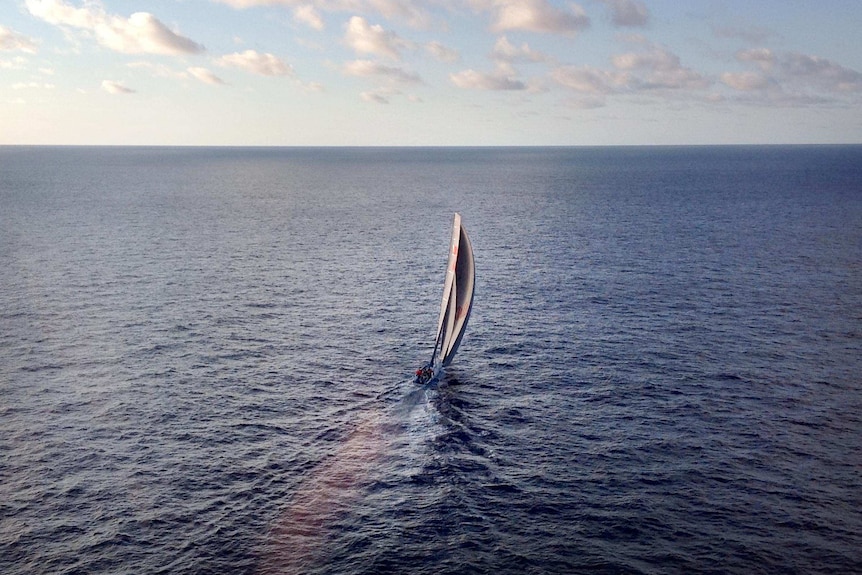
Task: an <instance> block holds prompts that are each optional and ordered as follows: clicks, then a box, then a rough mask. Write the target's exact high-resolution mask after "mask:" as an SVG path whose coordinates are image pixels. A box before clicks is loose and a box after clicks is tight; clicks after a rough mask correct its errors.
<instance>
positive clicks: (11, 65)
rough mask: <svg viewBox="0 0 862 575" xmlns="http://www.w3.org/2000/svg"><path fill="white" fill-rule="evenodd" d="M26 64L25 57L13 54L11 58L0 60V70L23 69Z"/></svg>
mask: <svg viewBox="0 0 862 575" xmlns="http://www.w3.org/2000/svg"><path fill="white" fill-rule="evenodd" d="M26 65H27V59H26V58H24V57H23V56H15V57H14V58H12V59H11V60H0V70H23V69H24V67H25V66H26Z"/></svg>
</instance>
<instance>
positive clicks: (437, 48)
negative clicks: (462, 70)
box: [425, 42, 461, 62]
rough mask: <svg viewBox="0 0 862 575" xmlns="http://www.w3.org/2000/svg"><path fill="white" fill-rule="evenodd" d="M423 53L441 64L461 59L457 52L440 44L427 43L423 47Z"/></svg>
mask: <svg viewBox="0 0 862 575" xmlns="http://www.w3.org/2000/svg"><path fill="white" fill-rule="evenodd" d="M425 51H426V52H428V53H429V54H431V55H432V56H434V57H435V58H436V59H438V60H439V61H441V62H458V61H459V60H460V59H461V54H460V53H459V52H458V50H455V49H453V48H447V47H446V46H444V45H443V44H441V43H440V42H429V43H428V44H426V45H425Z"/></svg>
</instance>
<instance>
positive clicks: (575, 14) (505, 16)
mask: <svg viewBox="0 0 862 575" xmlns="http://www.w3.org/2000/svg"><path fill="white" fill-rule="evenodd" d="M474 4H479V5H480V6H482V7H484V8H486V9H490V11H491V12H492V14H493V21H492V23H491V29H492V30H493V31H495V32H505V31H507V30H523V31H526V32H539V33H550V34H575V33H577V32H581V31H583V30H585V29H587V28H588V27H589V25H590V19H589V18H588V17H587V15H586V13H585V12H584V9H583V8H581V7H580V6H579V5H577V4H570V5H569V8H570V9H569V10H562V9H560V8H557V7H556V6H554V5H552V4H551V3H550V2H548V1H547V0H490V1H487V0H485V1H482V2H474Z"/></svg>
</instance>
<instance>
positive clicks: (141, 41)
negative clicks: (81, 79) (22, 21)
mask: <svg viewBox="0 0 862 575" xmlns="http://www.w3.org/2000/svg"><path fill="white" fill-rule="evenodd" d="M26 5H27V9H28V10H29V11H30V14H32V15H33V16H35V17H37V18H40V19H41V20H44V21H46V22H48V23H49V24H54V25H57V26H68V27H72V28H79V29H83V30H88V31H90V32H92V33H93V35H94V37H95V38H96V41H97V42H98V43H99V44H100V45H101V46H104V47H105V48H109V49H111V50H114V51H116V52H122V53H124V54H165V55H179V54H198V53H201V52H203V51H204V47H203V46H201V45H200V44H198V43H196V42H194V41H193V40H190V39H189V38H186V37H185V36H181V35H180V34H178V33H177V32H174V31H173V30H171V29H170V28H168V27H167V26H165V25H164V24H163V23H162V22H160V21H159V20H158V19H157V18H156V17H155V16H153V15H152V14H150V13H148V12H136V13H134V14H132V15H131V16H129V18H123V17H121V16H113V15H110V14H107V13H106V12H105V10H104V8H102V6H101V5H100V4H98V3H97V2H88V3H86V4H85V5H84V7H82V8H76V7H74V6H72V5H71V4H67V3H65V2H63V1H62V0H26Z"/></svg>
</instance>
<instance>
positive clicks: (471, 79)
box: [449, 69, 527, 90]
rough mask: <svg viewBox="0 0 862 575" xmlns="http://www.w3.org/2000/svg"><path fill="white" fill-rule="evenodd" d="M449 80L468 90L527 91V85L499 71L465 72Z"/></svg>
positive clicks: (452, 76)
mask: <svg viewBox="0 0 862 575" xmlns="http://www.w3.org/2000/svg"><path fill="white" fill-rule="evenodd" d="M449 80H450V81H451V82H452V83H453V84H454V85H456V86H458V87H459V88H464V89H468V90H526V89H527V85H526V84H524V83H523V82H521V81H520V80H517V79H515V78H513V77H511V76H510V75H507V74H505V73H503V72H502V71H497V72H495V73H490V74H489V73H485V72H477V71H476V70H472V69H471V70H463V71H461V72H458V73H457V74H450V75H449Z"/></svg>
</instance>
